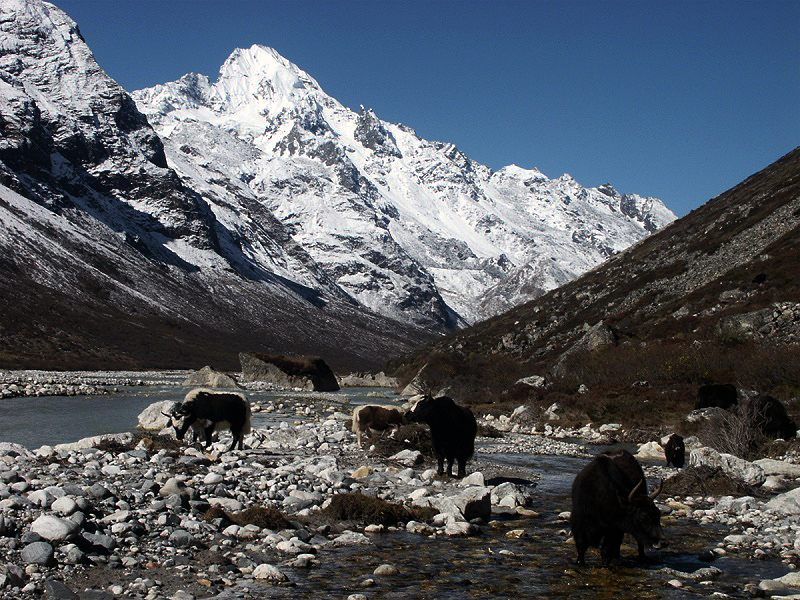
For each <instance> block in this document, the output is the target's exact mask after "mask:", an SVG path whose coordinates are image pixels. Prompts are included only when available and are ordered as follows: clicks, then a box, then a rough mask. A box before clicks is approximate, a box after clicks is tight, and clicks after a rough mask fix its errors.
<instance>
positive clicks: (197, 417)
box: [163, 388, 250, 450]
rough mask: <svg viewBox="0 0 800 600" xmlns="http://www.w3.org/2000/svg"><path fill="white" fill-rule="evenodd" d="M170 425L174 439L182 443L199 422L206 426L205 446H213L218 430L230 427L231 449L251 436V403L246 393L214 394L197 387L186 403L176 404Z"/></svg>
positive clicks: (223, 392)
mask: <svg viewBox="0 0 800 600" xmlns="http://www.w3.org/2000/svg"><path fill="white" fill-rule="evenodd" d="M163 414H164V415H165V416H167V417H169V419H170V424H171V425H172V426H173V427H175V437H177V438H178V439H179V440H182V439H183V437H184V436H185V435H186V432H187V431H188V430H189V428H190V427H193V426H194V425H196V424H197V423H198V422H199V423H201V424H203V425H204V427H203V433H204V435H205V447H206V448H209V447H210V446H211V437H212V435H213V433H214V432H215V431H220V430H222V429H226V428H229V429H230V430H231V434H232V435H233V441H232V442H231V447H230V448H229V450H233V449H234V448H235V447H236V444H237V443H238V444H239V450H241V449H242V447H243V445H244V436H245V435H246V434H247V433H250V403H249V402H248V401H247V398H245V396H244V394H240V393H239V392H228V391H215V390H210V389H207V388H197V389H194V390H192V391H190V392H189V393H188V394H186V397H185V398H184V399H183V402H182V403H181V404H179V405H177V406H176V407H175V408H174V409H173V410H172V411H171V413H170V414H167V413H163Z"/></svg>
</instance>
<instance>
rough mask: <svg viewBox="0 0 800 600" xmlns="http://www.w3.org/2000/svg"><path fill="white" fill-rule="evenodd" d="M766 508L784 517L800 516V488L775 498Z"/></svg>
mask: <svg viewBox="0 0 800 600" xmlns="http://www.w3.org/2000/svg"><path fill="white" fill-rule="evenodd" d="M764 508H765V509H766V510H769V511H772V512H775V513H779V514H782V515H798V514H800V488H796V489H793V490H791V491H789V492H786V493H785V494H780V495H779V496H775V497H774V498H773V499H772V500H770V501H769V502H767V504H766V506H765V507H764Z"/></svg>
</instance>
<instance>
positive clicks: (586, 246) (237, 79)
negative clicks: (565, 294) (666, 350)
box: [134, 46, 674, 330]
mask: <svg viewBox="0 0 800 600" xmlns="http://www.w3.org/2000/svg"><path fill="white" fill-rule="evenodd" d="M134 98H135V100H136V102H137V105H138V106H139V108H140V109H141V110H142V111H143V112H144V113H145V114H146V115H147V116H148V119H149V120H150V122H151V123H152V124H153V126H154V127H155V129H156V131H158V133H159V135H160V136H161V138H162V139H163V140H164V143H165V150H166V154H167V159H168V161H169V164H170V165H171V166H172V167H174V168H175V169H176V171H177V172H178V173H179V174H180V175H181V177H182V179H183V180H184V181H185V182H186V183H187V184H188V185H190V186H191V187H192V188H193V189H196V190H199V191H201V193H203V194H208V195H210V196H215V197H216V198H223V199H224V202H225V204H224V205H222V206H221V205H217V204H214V203H213V201H209V205H210V206H211V209H212V210H213V211H214V212H215V214H216V215H217V217H218V218H219V219H220V220H222V221H223V222H225V225H226V227H228V228H230V229H236V228H237V227H240V225H239V223H238V220H239V219H240V215H242V214H243V212H244V211H242V210H239V207H240V206H245V207H247V209H248V210H252V209H255V208H260V210H261V211H264V210H269V211H270V212H271V213H272V214H274V215H275V216H276V217H277V218H278V219H279V220H280V222H281V223H282V224H283V225H284V226H285V227H286V228H287V229H288V230H289V231H290V232H291V235H292V236H293V238H294V239H295V240H296V241H297V242H298V243H300V244H301V245H302V247H303V248H304V249H306V250H307V252H308V253H309V255H311V256H312V257H313V259H314V260H315V261H316V262H317V264H319V265H320V267H321V268H322V269H323V271H324V272H325V273H326V274H327V275H328V276H329V277H330V279H331V280H332V281H334V282H336V284H337V285H339V286H340V287H341V288H342V290H344V291H345V292H346V293H347V294H348V295H350V296H352V297H353V298H355V299H356V300H357V301H358V302H359V303H361V304H363V305H365V306H367V307H369V308H371V309H373V310H375V311H377V312H381V313H383V314H385V315H387V316H390V317H392V318H396V319H401V320H405V321H409V322H412V323H417V324H421V325H424V326H426V327H434V328H438V329H440V330H441V329H445V330H446V329H450V328H452V327H453V326H454V325H457V324H459V323H463V322H464V321H466V322H475V321H477V320H480V319H482V318H485V317H487V316H491V315H493V314H497V313H498V312H501V311H502V310H505V309H506V308H508V307H510V306H513V305H515V304H517V303H519V302H520V301H522V300H524V299H530V298H534V297H536V296H537V295H540V294H541V293H543V292H544V291H546V290H549V289H552V288H554V287H556V286H558V285H561V284H563V283H565V282H567V281H569V280H570V279H572V278H574V277H575V276H576V275H578V274H580V273H582V272H584V271H586V270H587V269H589V268H591V267H593V266H595V265H597V264H598V263H600V262H602V261H603V260H605V259H607V258H608V257H609V256H612V255H613V254H614V253H616V252H618V251H620V250H622V249H623V248H625V247H627V246H629V245H630V244H632V243H634V242H636V241H638V240H639V239H641V238H643V237H644V236H646V235H648V234H649V233H650V232H652V231H655V230H657V229H658V228H660V227H662V226H664V225H665V224H667V223H669V222H670V221H672V220H673V219H674V215H673V214H672V213H671V212H670V211H669V210H668V209H666V207H664V205H663V204H662V203H661V202H660V201H659V200H656V199H654V198H642V197H640V196H636V195H621V194H619V193H618V192H617V191H616V190H614V189H613V188H612V187H611V186H610V185H604V186H601V187H598V188H584V187H582V186H580V185H579V184H578V183H577V182H576V181H575V180H573V179H572V178H571V177H569V176H568V175H564V176H562V177H560V178H558V179H548V178H547V177H545V176H544V175H543V174H542V173H540V172H538V171H536V170H535V169H534V170H525V169H521V168H519V167H516V166H509V167H505V168H503V169H501V170H499V171H497V172H492V171H491V170H490V169H488V168H487V167H485V166H483V165H480V164H478V163H476V162H474V161H472V160H470V159H469V158H468V157H467V156H465V155H464V154H463V153H462V152H460V151H459V150H458V149H457V148H456V147H455V146H453V145H452V144H444V143H440V142H430V141H426V140H423V139H421V138H420V137H419V136H417V135H416V133H415V132H414V131H413V130H412V129H411V128H409V127H406V126H404V125H399V124H390V123H387V122H385V121H382V120H381V119H379V118H378V117H377V116H376V115H375V113H374V112H373V111H371V110H366V109H365V108H364V107H363V106H362V107H361V108H360V110H359V111H358V112H353V111H351V110H349V109H347V108H345V107H344V106H342V105H341V104H340V103H339V102H337V101H336V100H335V99H333V98H331V97H330V96H328V95H327V94H325V92H324V91H323V90H322V89H321V88H320V86H319V84H318V83H317V82H316V81H315V80H314V79H313V78H312V77H311V76H310V75H308V74H307V73H305V72H304V71H302V70H301V69H300V68H298V67H297V66H296V65H294V64H292V63H291V62H289V61H288V60H286V59H285V58H284V57H282V56H280V55H279V54H278V53H277V52H276V51H275V50H273V49H271V48H266V47H263V46H252V47H251V48H248V49H238V50H236V51H234V52H233V54H231V56H230V57H229V58H228V59H227V61H226V62H225V64H224V65H222V68H221V69H220V73H219V77H218V78H217V80H216V81H215V82H213V83H212V82H211V81H210V80H209V79H208V78H207V77H205V76H203V75H197V74H190V75H186V76H184V77H183V78H181V79H180V80H178V81H175V82H171V83H167V84H164V85H159V86H156V87H154V88H150V89H146V90H140V91H138V92H135V93H134ZM243 235H245V236H246V235H248V234H247V233H244V234H243ZM253 259H254V260H258V257H257V256H253ZM494 286H500V287H498V288H497V289H493V288H494Z"/></svg>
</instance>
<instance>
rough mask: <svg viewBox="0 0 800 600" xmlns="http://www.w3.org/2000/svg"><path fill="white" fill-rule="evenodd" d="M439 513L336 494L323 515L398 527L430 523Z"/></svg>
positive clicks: (368, 497)
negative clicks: (406, 524)
mask: <svg viewBox="0 0 800 600" xmlns="http://www.w3.org/2000/svg"><path fill="white" fill-rule="evenodd" d="M436 512H438V511H436V510H435V509H429V508H413V509H408V508H406V507H405V506H403V505H401V504H396V503H393V502H386V501H385V500H381V499H380V498H372V497H371V496H365V495H364V494H359V493H352V494H336V495H335V496H333V498H331V502H330V504H329V505H328V506H327V507H326V508H324V509H323V510H322V513H323V514H324V515H325V516H326V517H328V518H330V519H334V520H336V521H353V522H358V523H363V524H370V525H372V524H375V525H387V526H389V525H397V524H398V523H406V522H408V521H412V520H414V521H429V520H430V519H431V518H432V517H433V516H434V514H435V513H436Z"/></svg>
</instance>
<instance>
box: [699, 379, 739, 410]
mask: <svg viewBox="0 0 800 600" xmlns="http://www.w3.org/2000/svg"><path fill="white" fill-rule="evenodd" d="M738 403H739V394H738V393H737V391H736V386H735V385H733V384H732V383H710V384H707V385H701V386H700V387H699V388H698V389H697V400H696V401H695V403H694V408H695V410H699V409H701V408H714V407H716V408H724V409H725V410H728V409H729V408H730V407H732V406H734V405H736V404H738Z"/></svg>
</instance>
